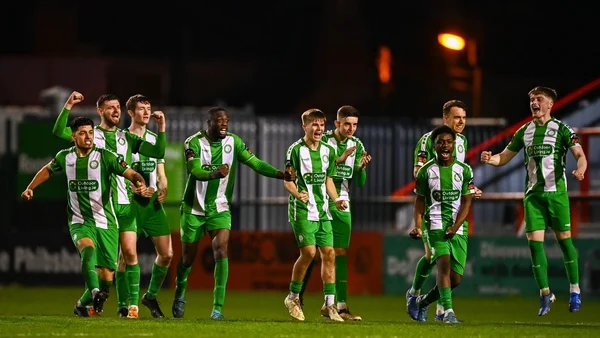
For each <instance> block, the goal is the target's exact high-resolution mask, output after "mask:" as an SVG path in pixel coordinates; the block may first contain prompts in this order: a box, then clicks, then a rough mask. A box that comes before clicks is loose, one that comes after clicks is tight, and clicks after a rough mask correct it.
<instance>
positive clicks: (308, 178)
mask: <svg viewBox="0 0 600 338" xmlns="http://www.w3.org/2000/svg"><path fill="white" fill-rule="evenodd" d="M302 178H303V179H304V183H306V184H307V185H320V184H323V183H325V179H326V178H327V174H325V173H306V174H304V175H302Z"/></svg>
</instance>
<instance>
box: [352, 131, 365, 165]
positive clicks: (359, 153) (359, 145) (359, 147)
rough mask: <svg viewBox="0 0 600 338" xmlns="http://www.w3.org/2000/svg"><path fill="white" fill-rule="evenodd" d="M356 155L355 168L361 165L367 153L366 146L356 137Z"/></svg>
mask: <svg viewBox="0 0 600 338" xmlns="http://www.w3.org/2000/svg"><path fill="white" fill-rule="evenodd" d="M355 151H356V156H355V157H354V168H358V167H360V160H361V159H362V157H363V155H364V154H365V146H364V144H363V143H362V141H361V140H359V139H358V138H356V150H355Z"/></svg>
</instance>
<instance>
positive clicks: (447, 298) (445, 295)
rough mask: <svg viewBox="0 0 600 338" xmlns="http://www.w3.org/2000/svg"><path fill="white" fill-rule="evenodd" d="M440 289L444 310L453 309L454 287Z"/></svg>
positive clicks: (441, 303)
mask: <svg viewBox="0 0 600 338" xmlns="http://www.w3.org/2000/svg"><path fill="white" fill-rule="evenodd" d="M438 289H439V292H440V301H439V303H440V305H441V306H442V307H443V308H444V310H450V309H452V289H450V288H448V287H445V288H438Z"/></svg>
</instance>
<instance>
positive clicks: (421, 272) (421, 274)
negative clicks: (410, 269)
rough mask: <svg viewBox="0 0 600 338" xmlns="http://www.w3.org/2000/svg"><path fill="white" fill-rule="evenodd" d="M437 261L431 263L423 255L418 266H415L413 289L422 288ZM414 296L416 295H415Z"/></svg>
mask: <svg viewBox="0 0 600 338" xmlns="http://www.w3.org/2000/svg"><path fill="white" fill-rule="evenodd" d="M434 266H435V263H433V264H432V263H430V262H429V261H428V260H427V258H425V256H423V257H421V259H419V261H418V262H417V267H416V268H415V277H414V278H413V283H412V289H413V290H421V288H422V287H423V284H425V281H427V278H429V275H430V274H431V270H433V267H434ZM413 296H414V295H413Z"/></svg>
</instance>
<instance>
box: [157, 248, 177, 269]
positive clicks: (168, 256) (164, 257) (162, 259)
mask: <svg viewBox="0 0 600 338" xmlns="http://www.w3.org/2000/svg"><path fill="white" fill-rule="evenodd" d="M156 260H157V262H156V263H158V265H160V266H169V265H170V264H171V260H173V250H169V251H167V252H166V253H163V254H159V255H158V257H156Z"/></svg>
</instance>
